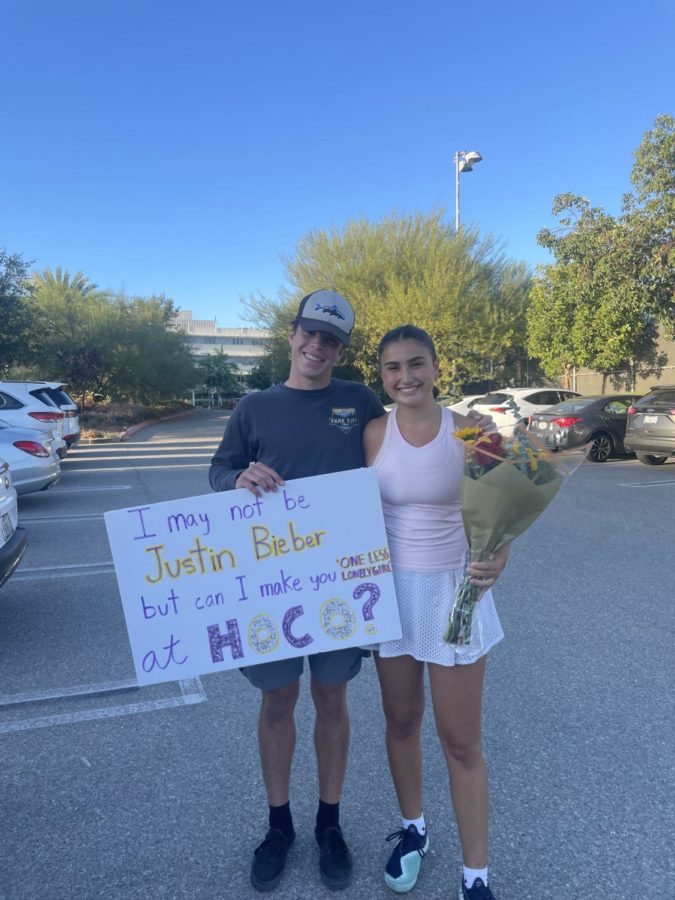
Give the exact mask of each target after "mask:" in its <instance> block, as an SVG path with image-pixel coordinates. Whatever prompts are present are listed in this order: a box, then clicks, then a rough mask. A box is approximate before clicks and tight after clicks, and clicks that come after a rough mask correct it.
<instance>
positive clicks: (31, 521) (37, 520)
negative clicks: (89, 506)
mask: <svg viewBox="0 0 675 900" xmlns="http://www.w3.org/2000/svg"><path fill="white" fill-rule="evenodd" d="M92 519H103V513H82V514H81V515H77V514H74V515H71V516H21V524H22V525H40V524H41V523H42V522H45V523H46V522H49V523H50V524H51V523H54V522H80V521H82V522H84V521H91V520H92Z"/></svg>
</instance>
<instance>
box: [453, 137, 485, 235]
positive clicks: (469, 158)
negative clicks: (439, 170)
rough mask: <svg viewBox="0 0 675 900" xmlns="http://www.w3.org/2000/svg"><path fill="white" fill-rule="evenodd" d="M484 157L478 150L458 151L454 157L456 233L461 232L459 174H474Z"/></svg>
mask: <svg viewBox="0 0 675 900" xmlns="http://www.w3.org/2000/svg"><path fill="white" fill-rule="evenodd" d="M482 159H483V157H482V156H481V155H480V153H479V152H478V150H469V151H468V152H467V151H466V150H458V151H457V152H456V153H455V155H454V156H453V161H454V163H455V233H456V232H458V231H459V173H460V172H472V171H473V167H474V166H475V165H476V163H479V162H480V161H481V160H482Z"/></svg>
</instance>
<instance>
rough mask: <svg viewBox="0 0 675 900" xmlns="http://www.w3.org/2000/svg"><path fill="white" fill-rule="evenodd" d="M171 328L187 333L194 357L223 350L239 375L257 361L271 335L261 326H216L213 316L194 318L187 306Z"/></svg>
mask: <svg viewBox="0 0 675 900" xmlns="http://www.w3.org/2000/svg"><path fill="white" fill-rule="evenodd" d="M174 327H175V328H176V329H178V330H179V331H184V332H185V334H186V335H187V336H188V339H189V341H190V348H191V350H192V353H193V354H194V355H195V356H207V355H208V354H209V353H215V352H216V351H217V350H222V351H223V353H225V354H227V357H228V359H229V360H230V361H231V362H233V363H235V365H236V366H237V368H238V369H239V372H240V373H241V374H242V375H248V374H249V372H251V370H252V369H254V368H255V366H256V365H257V364H258V363H259V362H260V360H261V358H262V356H263V355H264V352H265V347H266V346H267V344H268V342H269V338H270V333H269V331H267V330H266V329H264V328H219V327H218V325H217V322H216V319H193V318H192V312H191V311H190V310H189V309H182V310H181V311H180V312H179V313H178V315H177V316H176V318H175V319H174Z"/></svg>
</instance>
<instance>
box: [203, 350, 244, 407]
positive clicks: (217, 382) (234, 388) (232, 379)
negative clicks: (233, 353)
mask: <svg viewBox="0 0 675 900" xmlns="http://www.w3.org/2000/svg"><path fill="white" fill-rule="evenodd" d="M195 365H196V369H197V377H198V378H200V379H201V382H202V384H203V385H204V387H206V388H210V389H211V390H212V391H215V393H216V394H217V395H219V396H220V397H239V396H241V393H242V387H241V384H240V383H239V377H238V370H237V365H236V363H233V362H232V361H231V360H230V359H229V358H228V356H227V354H226V353H225V351H224V350H223V348H222V347H219V348H218V350H216V351H215V352H214V353H209V354H207V355H206V356H200V357H199V358H198V359H197V360H196V363H195Z"/></svg>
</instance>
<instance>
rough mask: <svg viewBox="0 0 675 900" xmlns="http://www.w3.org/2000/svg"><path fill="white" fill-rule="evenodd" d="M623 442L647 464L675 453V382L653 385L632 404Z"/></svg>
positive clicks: (661, 462) (662, 460)
mask: <svg viewBox="0 0 675 900" xmlns="http://www.w3.org/2000/svg"><path fill="white" fill-rule="evenodd" d="M624 443H625V445H626V447H629V448H630V449H631V450H632V451H633V452H634V453H635V455H636V456H637V458H638V459H639V460H640V462H641V463H645V465H647V466H661V465H663V463H664V462H665V461H666V460H667V459H668V457H669V456H672V454H673V453H675V385H672V384H660V385H656V386H655V387H653V388H651V389H650V391H649V393H648V394H645V396H644V397H640V399H639V400H638V401H637V402H636V403H635V404H634V405H633V406H631V408H630V409H629V410H628V427H627V428H626V440H625V441H624Z"/></svg>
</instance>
